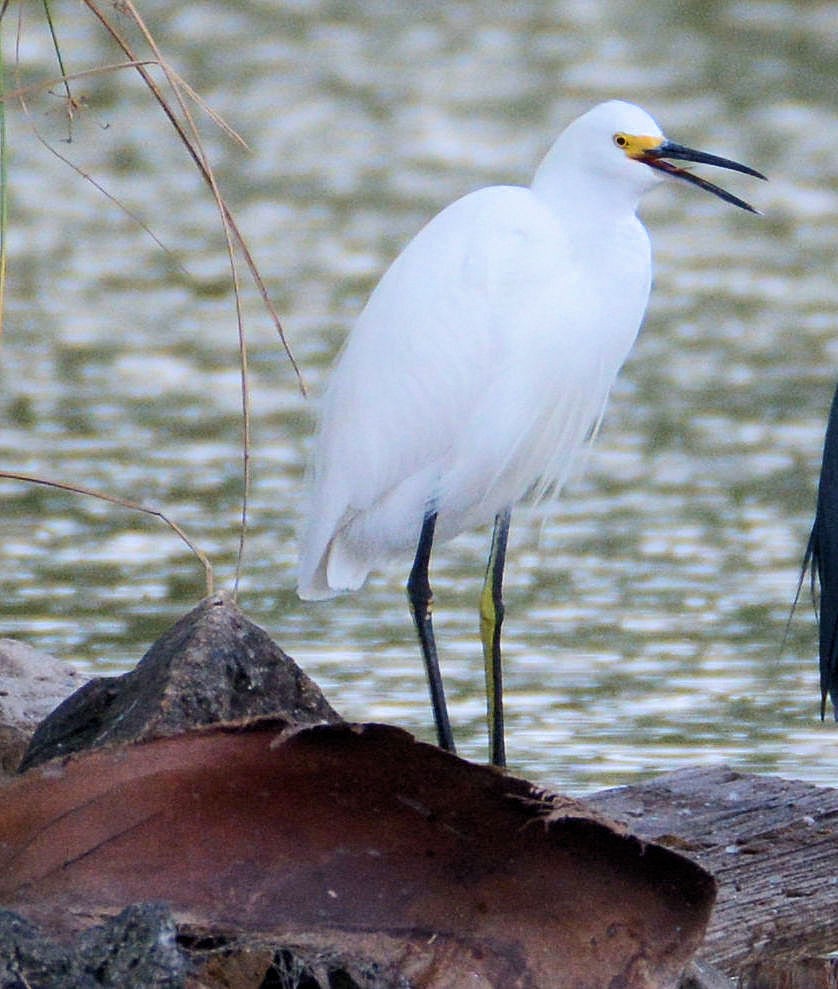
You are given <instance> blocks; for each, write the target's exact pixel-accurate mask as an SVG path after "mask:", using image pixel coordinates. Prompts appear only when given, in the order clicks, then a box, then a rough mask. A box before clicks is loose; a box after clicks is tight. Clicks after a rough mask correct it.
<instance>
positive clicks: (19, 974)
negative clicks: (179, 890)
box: [0, 903, 188, 989]
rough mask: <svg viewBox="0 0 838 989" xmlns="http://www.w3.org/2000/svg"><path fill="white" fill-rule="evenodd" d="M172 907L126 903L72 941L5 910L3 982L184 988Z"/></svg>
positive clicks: (0, 917)
mask: <svg viewBox="0 0 838 989" xmlns="http://www.w3.org/2000/svg"><path fill="white" fill-rule="evenodd" d="M176 933H177V930H176V927H175V922H174V919H173V917H172V914H171V912H170V911H169V909H168V908H167V907H165V906H162V905H161V904H155V903H140V904H134V905H132V906H130V907H127V908H126V909H125V910H123V911H122V913H120V914H119V915H118V916H117V917H114V918H113V919H111V920H108V921H106V922H105V923H104V924H101V925H99V926H97V927H91V928H89V929H88V930H86V931H84V932H83V933H82V934H80V935H79V936H78V938H76V939H75V940H74V941H73V942H72V943H71V944H62V943H59V942H57V941H53V940H51V939H49V938H47V937H44V935H43V934H42V933H41V932H40V931H39V929H38V928H37V927H36V926H35V925H34V924H30V923H29V921H27V920H24V919H23V917H20V916H18V915H17V914H15V913H12V912H11V911H8V910H0V986H10V987H12V986H13V987H18V986H20V987H23V986H27V987H29V989H68V987H70V986H72V987H73V989H105V987H107V989H184V987H185V986H186V976H187V969H188V962H187V957H186V955H185V954H184V953H183V952H182V951H181V950H180V949H179V947H178V945H177V941H176Z"/></svg>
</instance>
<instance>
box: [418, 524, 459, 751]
mask: <svg viewBox="0 0 838 989" xmlns="http://www.w3.org/2000/svg"><path fill="white" fill-rule="evenodd" d="M435 526H436V512H431V514H430V515H426V516H425V521H424V522H423V523H422V532H421V534H420V536H419V545H418V546H417V547H416V558H415V559H414V561H413V568H412V569H411V571H410V577H409V578H408V581H407V596H408V600H409V601H410V610H411V612H412V613H413V621H414V622H415V623H416V631H417V633H418V635H419V645H420V646H421V647H422V658H423V659H424V660H425V670H426V672H427V674H428V687H429V689H430V692H431V705H432V707H433V710H434V722H435V723H436V734H437V739H438V740H439V746H440V748H442V749H447V750H448V751H449V752H455V751H456V749H455V748H454V735H453V733H452V731H451V723H450V721H449V720H448V708H447V707H446V704H445V691H444V689H443V686H442V675H441V674H440V672H439V659H438V658H437V653H436V641H435V640H434V627H433V623H432V621H431V601H432V600H433V592H432V591H431V584H430V581H429V580H428V563H429V562H430V559H431V546H432V545H433V541H434V528H435Z"/></svg>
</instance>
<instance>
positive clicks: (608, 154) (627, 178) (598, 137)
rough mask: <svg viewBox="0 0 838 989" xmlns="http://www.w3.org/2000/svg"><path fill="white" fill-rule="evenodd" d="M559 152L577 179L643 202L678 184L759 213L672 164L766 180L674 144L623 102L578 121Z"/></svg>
mask: <svg viewBox="0 0 838 989" xmlns="http://www.w3.org/2000/svg"><path fill="white" fill-rule="evenodd" d="M555 148H556V149H557V150H558V149H561V152H560V153H561V156H562V157H563V158H564V159H565V160H566V161H567V162H570V161H573V162H575V165H574V166H573V167H575V168H576V169H577V172H578V173H579V172H582V171H587V172H589V173H597V174H599V175H601V176H602V177H603V178H604V179H606V180H610V181H611V182H614V183H617V184H620V185H624V186H627V187H629V188H631V189H633V190H634V192H636V193H637V195H638V196H639V195H640V194H642V193H643V192H645V191H646V190H647V189H649V188H650V187H652V186H654V185H656V184H657V182H658V181H659V180H660V179H663V178H667V177H668V178H676V179H682V180H683V181H685V182H689V183H690V184H691V185H695V186H698V188H700V189H704V190H705V191H707V192H711V193H712V194H713V195H714V196H718V197H719V198H720V199H723V200H724V201H725V202H727V203H731V204H733V205H734V206H738V207H739V208H740V209H744V210H748V211H749V212H751V213H757V212H758V210H756V209H754V207H753V206H751V205H750V203H747V202H745V200H744V199H740V198H739V197H738V196H734V195H733V194H732V193H730V192H728V191H727V190H726V189H722V188H721V187H720V186H717V185H714V183H712V182H708V181H707V179H704V178H701V176H699V175H696V174H695V173H694V172H693V171H691V170H690V169H688V168H684V167H682V166H680V165H676V164H673V162H674V161H678V162H681V161H684V162H691V163H695V164H704V165H715V166H716V167H717V168H727V169H729V170H731V171H734V172H742V173H744V174H745V175H752V176H755V177H756V178H759V179H764V178H765V176H764V175H762V174H761V173H760V172H758V171H756V170H755V169H753V168H750V167H749V166H748V165H742V164H740V163H739V162H737V161H732V160H731V159H729V158H721V157H720V156H719V155H714V154H708V153H707V152H706V151H697V150H696V149H695V148H688V147H686V145H683V144H677V143H676V142H675V141H670V140H669V139H668V138H667V137H666V136H665V135H664V134H663V132H662V131H661V129H660V128H659V127H658V125H657V124H656V123H655V121H654V120H653V119H652V117H650V116H649V114H648V113H646V111H645V110H641V109H640V107H637V106H634V105H633V104H631V103H624V102H622V101H620V100H611V101H610V102H608V103H600V104H599V105H598V106H595V107H594V108H593V109H592V110H589V111H588V112H587V113H585V114H583V115H582V116H581V117H578V118H577V119H576V120H574V121H573V123H572V124H570V126H569V127H567V129H566V130H565V131H564V132H563V133H562V135H561V136H560V137H559V140H558V141H557V142H556V145H555ZM551 155H552V152H551ZM549 157H550V156H548V158H549ZM545 163H546V160H545Z"/></svg>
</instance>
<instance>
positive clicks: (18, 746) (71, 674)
mask: <svg viewBox="0 0 838 989" xmlns="http://www.w3.org/2000/svg"><path fill="white" fill-rule="evenodd" d="M85 679H86V677H85V676H84V675H83V674H81V673H79V671H78V670H75V669H73V667H72V666H70V665H69V664H68V663H65V662H63V661H62V660H59V659H56V658H55V657H54V656H49V655H47V654H46V653H43V652H39V651H38V650H37V649H33V648H32V646H30V645H27V644H26V643H25V642H18V641H17V640H16V639H0V775H3V774H9V773H14V772H16V770H17V768H18V766H19V765H20V761H21V759H22V758H23V755H24V753H25V751H26V747H27V746H28V745H29V741H30V739H31V737H32V733H33V732H34V731H35V729H36V727H37V726H38V723H39V722H40V721H42V720H43V719H44V718H45V717H46V716H47V715H48V714H49V712H50V711H52V710H53V708H55V707H56V706H57V705H58V704H60V703H61V702H62V701H63V700H64V699H65V698H66V697H67V696H68V695H69V694H71V693H72V692H73V691H74V690H77V689H78V687H79V685H80V684H82V683H84V681H85Z"/></svg>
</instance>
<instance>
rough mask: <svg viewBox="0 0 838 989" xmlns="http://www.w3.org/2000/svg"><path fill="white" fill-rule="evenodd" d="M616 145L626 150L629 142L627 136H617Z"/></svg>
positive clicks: (615, 136) (615, 137)
mask: <svg viewBox="0 0 838 989" xmlns="http://www.w3.org/2000/svg"><path fill="white" fill-rule="evenodd" d="M614 143H615V144H616V145H617V147H618V148H625V147H626V146H627V145H628V143H629V142H628V138H627V137H626V135H625V134H615V135H614Z"/></svg>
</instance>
